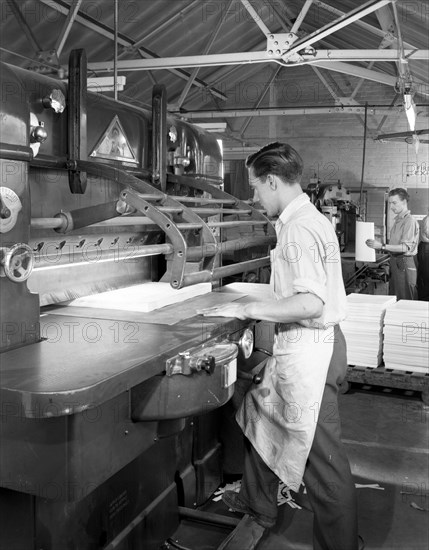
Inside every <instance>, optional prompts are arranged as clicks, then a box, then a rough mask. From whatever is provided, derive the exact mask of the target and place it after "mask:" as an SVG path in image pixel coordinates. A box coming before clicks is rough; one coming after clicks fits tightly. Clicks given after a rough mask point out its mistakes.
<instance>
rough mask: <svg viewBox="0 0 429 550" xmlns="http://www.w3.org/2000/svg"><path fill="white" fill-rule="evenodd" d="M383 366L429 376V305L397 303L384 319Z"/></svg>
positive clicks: (406, 302)
mask: <svg viewBox="0 0 429 550" xmlns="http://www.w3.org/2000/svg"><path fill="white" fill-rule="evenodd" d="M383 357H384V366H385V367H386V368H387V369H396V370H402V371H411V372H422V373H429V302H418V301H414V300H399V302H397V303H396V304H394V305H393V306H390V307H389V309H388V310H387V311H386V316H385V318H384V349H383Z"/></svg>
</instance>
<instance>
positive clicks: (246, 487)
mask: <svg viewBox="0 0 429 550" xmlns="http://www.w3.org/2000/svg"><path fill="white" fill-rule="evenodd" d="M337 329H338V330H336V337H335V344H334V352H333V355H332V359H331V363H330V365H329V370H328V376H327V380H326V385H325V390H324V393H323V398H322V402H321V405H320V413H319V419H318V421H317V427H316V433H315V437H314V441H313V445H312V447H311V450H310V454H309V457H308V461H307V465H306V469H305V474H304V483H305V486H306V489H307V495H308V500H309V502H310V505H311V508H312V510H313V512H314V523H313V545H314V550H357V548H358V533H357V503H356V490H355V485H354V481H353V478H352V475H351V472H350V465H349V461H348V459H347V455H346V453H345V449H344V447H343V444H342V443H341V439H340V437H341V426H340V419H339V415H338V390H339V385H340V384H341V382H342V381H343V380H344V378H345V375H346V371H347V358H346V345H345V340H344V335H343V333H342V332H341V331H340V330H339V327H337ZM247 444H248V445H247V451H246V454H245V461H244V473H243V480H242V487H241V491H240V497H241V499H242V500H243V501H244V502H245V503H246V504H247V505H248V506H250V508H252V509H253V510H254V511H255V512H257V513H260V514H264V516H269V517H272V518H273V519H275V518H276V516H277V490H278V481H279V480H278V478H277V476H276V475H275V474H274V472H272V470H270V468H268V466H267V465H266V464H265V463H264V462H263V460H262V459H261V458H260V456H259V455H258V453H257V452H256V451H255V449H254V448H253V446H252V445H251V444H250V442H248V441H247Z"/></svg>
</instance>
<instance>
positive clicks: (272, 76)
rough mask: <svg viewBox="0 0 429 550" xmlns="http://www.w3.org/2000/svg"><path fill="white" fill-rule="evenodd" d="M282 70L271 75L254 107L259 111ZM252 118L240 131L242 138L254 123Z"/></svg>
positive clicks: (247, 120) (277, 70)
mask: <svg viewBox="0 0 429 550" xmlns="http://www.w3.org/2000/svg"><path fill="white" fill-rule="evenodd" d="M281 70H282V67H278V68H277V69H276V70H275V71H274V73H273V74H272V75H271V77H270V79H269V80H268V82H267V83H266V84H265V86H264V89H263V90H262V92H261V95H260V96H259V98H258V100H257V101H256V103H255V105H254V107H253V108H254V109H258V107H259V106H260V104H261V103H262V101H263V99H264V97H265V95H266V93H267V92H268V90H269V89H270V86H271V84H272V83H273V82H274V80H275V79H276V77H277V75H278V74H279V72H280V71H281ZM252 118H253V117H251V116H250V117H248V118H247V119H246V120H245V121H244V123H243V125H242V127H241V128H240V130H239V134H240V136H241V137H244V132H245V131H246V130H247V128H248V126H249V124H250V123H251V121H252Z"/></svg>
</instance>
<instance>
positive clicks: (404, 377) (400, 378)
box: [342, 365, 429, 405]
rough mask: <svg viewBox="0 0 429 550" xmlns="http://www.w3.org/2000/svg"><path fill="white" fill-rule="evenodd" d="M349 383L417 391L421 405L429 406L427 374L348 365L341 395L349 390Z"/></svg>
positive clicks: (382, 367) (428, 378) (381, 367)
mask: <svg viewBox="0 0 429 550" xmlns="http://www.w3.org/2000/svg"><path fill="white" fill-rule="evenodd" d="M350 382H357V383H359V384H371V385H374V386H385V387H388V388H399V389H403V390H413V391H419V392H421V393H422V401H423V403H424V404H425V405H429V374H427V373H420V372H410V371H399V370H394V369H386V368H385V367H384V366H379V367H377V368H372V367H360V366H354V365H349V366H348V367H347V375H346V384H345V385H344V386H343V388H342V392H343V393H346V392H347V391H348V390H349V389H350V384H349V383H350Z"/></svg>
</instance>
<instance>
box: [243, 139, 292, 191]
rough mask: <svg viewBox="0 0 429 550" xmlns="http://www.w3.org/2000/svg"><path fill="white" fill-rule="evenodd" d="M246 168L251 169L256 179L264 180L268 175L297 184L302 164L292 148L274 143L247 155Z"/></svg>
mask: <svg viewBox="0 0 429 550" xmlns="http://www.w3.org/2000/svg"><path fill="white" fill-rule="evenodd" d="M246 167H247V168H252V170H253V172H254V174H255V176H256V177H257V178H266V177H267V176H268V174H272V175H273V176H279V177H280V178H281V179H282V180H284V181H286V182H288V183H294V182H297V183H299V182H300V181H301V176H302V169H303V162H302V158H301V157H300V156H299V154H298V153H297V152H296V151H295V149H294V148H293V147H291V146H290V145H288V144H287V143H280V142H278V141H276V142H275V143H269V144H268V145H265V146H264V147H262V149H259V151H257V152H256V153H253V154H252V155H249V156H248V157H247V159H246Z"/></svg>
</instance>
